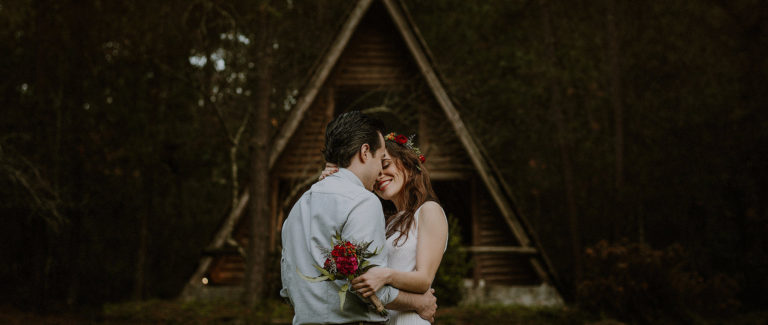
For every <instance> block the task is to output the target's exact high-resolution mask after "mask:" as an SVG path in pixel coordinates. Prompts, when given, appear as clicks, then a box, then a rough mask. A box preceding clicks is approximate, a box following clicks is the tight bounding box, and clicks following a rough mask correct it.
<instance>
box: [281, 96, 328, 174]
mask: <svg viewBox="0 0 768 325" xmlns="http://www.w3.org/2000/svg"><path fill="white" fill-rule="evenodd" d="M329 105H331V107H329ZM329 109H333V107H332V94H330V93H329V92H328V91H325V92H324V93H323V95H322V96H321V97H320V98H318V100H317V101H315V102H314V103H313V104H312V106H311V107H310V109H309V110H308V111H307V113H306V114H307V115H306V116H305V117H304V120H303V121H301V124H299V128H298V129H297V130H296V133H295V134H294V136H293V138H291V140H290V141H289V142H288V145H287V146H286V148H285V151H283V154H282V155H280V158H278V160H277V163H276V164H275V166H274V168H273V173H272V174H273V175H274V176H277V177H282V178H303V177H307V176H309V175H312V174H314V173H316V172H317V171H318V170H320V168H321V167H322V165H323V163H324V161H325V159H324V158H323V153H322V150H323V147H324V145H325V126H326V125H327V124H328V122H330V120H331V118H332V117H330V116H329V114H328V110H329Z"/></svg>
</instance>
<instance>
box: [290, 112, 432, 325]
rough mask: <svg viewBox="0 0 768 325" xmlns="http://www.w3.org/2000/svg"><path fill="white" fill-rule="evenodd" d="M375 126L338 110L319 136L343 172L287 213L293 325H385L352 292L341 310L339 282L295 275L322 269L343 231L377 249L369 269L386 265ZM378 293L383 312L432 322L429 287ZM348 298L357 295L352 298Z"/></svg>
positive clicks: (380, 144) (380, 145)
mask: <svg viewBox="0 0 768 325" xmlns="http://www.w3.org/2000/svg"><path fill="white" fill-rule="evenodd" d="M381 129H382V125H381V122H379V121H377V120H374V119H371V118H370V117H368V116H366V115H365V114H362V113H360V112H357V111H353V112H348V113H344V114H342V115H339V116H338V117H336V118H335V119H334V120H333V121H331V123H329V124H328V127H327V129H326V133H325V149H324V150H323V154H324V156H325V160H326V161H328V162H331V163H334V164H336V165H338V166H339V167H341V168H340V169H339V171H338V172H337V173H335V174H333V175H331V176H329V177H327V178H326V179H324V180H323V181H321V182H318V183H316V184H314V185H312V187H311V188H310V189H309V190H308V191H307V192H305V193H304V195H302V196H301V198H300V199H299V201H298V202H296V204H295V205H294V206H293V208H292V209H291V212H290V213H289V214H288V218H286V220H285V223H284V224H283V230H282V244H283V257H282V259H281V265H280V267H281V276H282V281H283V288H282V290H281V291H280V295H281V296H283V297H286V298H288V299H289V300H290V301H291V304H292V305H293V308H294V312H295V316H294V318H293V324H384V323H385V322H386V317H384V316H381V315H379V314H378V313H376V312H375V311H371V310H369V309H368V307H367V306H366V304H365V303H364V302H363V301H362V300H361V299H359V298H358V297H357V296H356V295H353V294H350V295H349V296H348V298H347V299H346V302H345V304H344V309H343V310H341V308H340V306H339V295H338V291H339V288H340V287H341V283H343V282H342V281H335V282H334V281H321V282H309V281H305V280H304V279H302V278H301V277H299V275H298V274H297V272H296V271H297V270H298V271H300V272H302V273H303V274H306V275H310V276H312V275H314V274H316V273H317V270H316V269H315V268H314V267H313V266H312V264H317V265H323V263H324V260H323V258H322V252H321V251H320V248H321V247H326V248H327V247H330V242H331V236H332V235H333V234H334V233H335V232H336V231H337V230H342V233H341V236H342V238H344V239H346V240H350V241H360V242H368V241H372V243H371V246H370V249H371V250H373V249H376V248H378V249H379V250H380V251H381V252H380V253H379V254H378V255H376V256H373V257H371V258H369V261H370V262H371V263H372V264H376V265H380V266H382V267H386V266H387V252H386V251H382V250H384V249H386V245H385V243H386V238H385V236H384V233H385V229H384V213H383V211H382V208H381V202H380V201H379V199H378V198H377V197H376V195H375V194H373V193H372V192H371V190H372V189H373V185H374V183H375V182H376V178H377V177H378V175H379V173H380V172H381V167H382V166H381V160H382V159H383V158H384V157H385V156H386V148H385V145H384V138H383V137H382V135H381ZM376 295H377V296H378V297H379V299H380V300H381V302H382V304H384V306H385V307H386V308H387V309H393V310H407V311H410V310H413V311H416V312H417V313H419V316H421V317H422V318H424V319H426V320H429V321H433V316H434V313H435V309H436V308H437V305H436V299H435V297H434V295H433V293H432V291H431V290H430V291H429V292H427V293H425V294H423V295H420V294H412V293H408V292H401V291H399V290H397V289H396V288H393V287H390V286H385V287H383V288H382V289H380V290H379V291H378V292H377V293H376ZM352 296H354V297H355V298H352Z"/></svg>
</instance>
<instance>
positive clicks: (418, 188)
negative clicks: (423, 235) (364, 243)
mask: <svg viewBox="0 0 768 325" xmlns="http://www.w3.org/2000/svg"><path fill="white" fill-rule="evenodd" d="M386 146H387V152H388V153H389V156H390V157H392V162H393V163H394V164H395V166H396V167H398V168H400V170H401V171H402V172H403V174H404V176H405V180H404V183H403V187H402V188H401V189H400V192H398V193H397V194H396V195H397V196H399V198H400V199H401V201H402V202H405V209H404V210H403V211H400V212H396V213H394V214H392V215H390V216H388V217H387V238H389V237H391V236H392V235H394V234H395V232H399V233H400V234H399V235H398V237H397V238H395V241H394V245H395V246H397V245H398V243H399V242H400V239H401V238H403V235H405V240H408V232H409V231H410V229H411V226H413V219H414V213H416V209H418V208H419V207H420V206H421V205H422V204H424V202H427V201H436V202H438V200H437V195H435V191H433V190H432V182H431V181H430V179H429V171H428V170H427V168H426V167H425V166H424V164H422V163H421V161H420V160H419V155H417V154H416V153H415V152H414V151H413V150H411V149H409V148H407V147H406V146H404V145H401V144H398V143H396V142H394V141H386Z"/></svg>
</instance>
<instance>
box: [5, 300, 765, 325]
mask: <svg viewBox="0 0 768 325" xmlns="http://www.w3.org/2000/svg"><path fill="white" fill-rule="evenodd" d="M292 317H293V311H292V309H291V307H290V306H289V305H288V304H286V303H284V302H282V301H268V302H265V303H263V304H260V305H258V306H256V307H254V308H246V307H243V306H242V305H240V304H239V303H237V302H224V301H219V302H188V303H187V302H180V301H169V300H148V301H140V302H124V303H115V304H107V305H105V306H104V307H103V308H102V310H101V312H99V313H96V314H88V315H81V314H74V313H70V314H67V313H64V314H45V315H41V314H35V313H31V312H23V311H20V310H18V309H14V308H11V307H0V324H73V325H80V324H115V325H127V324H238V325H239V324H243V325H245V324H290V323H291V319H292ZM435 320H436V322H435V324H439V325H475V324H478V325H480V324H483V325H484V324H491V325H507V324H509V325H516V324H526V325H528V324H530V325H537V324H541V325H571V324H574V325H575V324H586V325H624V324H632V323H623V322H620V321H618V320H615V319H612V318H608V317H606V316H602V315H595V314H590V313H586V312H584V311H581V310H579V309H576V308H571V307H560V308H545V307H522V306H498V305H497V306H461V307H449V308H440V309H439V310H438V312H437V315H436V317H435ZM653 324H692V325H721V324H722V325H726V324H728V325H731V324H733V325H765V324H768V311H757V312H751V313H744V314H739V315H736V316H734V317H730V318H728V319H712V318H702V317H691V318H690V319H688V320H686V321H682V322H681V321H679V320H670V319H666V320H665V319H662V320H658V321H654V322H653Z"/></svg>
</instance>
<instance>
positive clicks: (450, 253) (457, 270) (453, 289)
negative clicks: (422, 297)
mask: <svg viewBox="0 0 768 325" xmlns="http://www.w3.org/2000/svg"><path fill="white" fill-rule="evenodd" d="M470 269H472V264H471V263H467V253H466V252H465V251H464V250H462V246H461V227H460V226H459V220H458V219H457V218H454V217H453V215H451V216H448V248H447V249H446V251H445V254H444V255H443V260H442V262H440V267H439V268H438V269H437V274H435V280H434V282H433V283H432V287H433V288H434V289H435V294H436V295H437V296H438V302H437V303H438V305H440V306H455V305H457V304H458V303H459V302H460V301H461V300H462V298H464V293H463V286H464V276H465V275H466V274H467V272H469V270H470Z"/></svg>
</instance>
